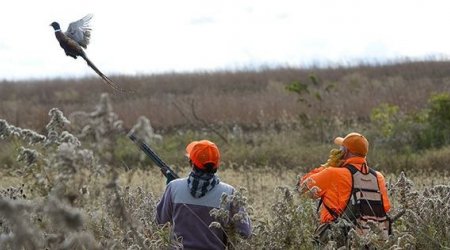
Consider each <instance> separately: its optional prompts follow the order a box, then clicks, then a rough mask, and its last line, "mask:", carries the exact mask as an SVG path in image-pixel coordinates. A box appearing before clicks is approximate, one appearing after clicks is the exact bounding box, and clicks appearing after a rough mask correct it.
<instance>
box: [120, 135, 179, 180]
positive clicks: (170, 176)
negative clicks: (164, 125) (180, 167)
mask: <svg viewBox="0 0 450 250" xmlns="http://www.w3.org/2000/svg"><path fill="white" fill-rule="evenodd" d="M128 137H129V138H130V139H131V140H132V141H133V142H134V143H135V144H136V145H137V146H138V147H139V148H140V149H141V150H142V151H144V153H145V154H146V155H147V156H148V157H149V158H150V159H151V160H152V161H153V162H154V163H155V164H156V166H158V167H159V169H160V170H161V173H162V174H163V175H164V176H165V177H166V178H167V183H169V182H171V181H173V180H175V179H178V178H180V177H179V176H178V175H177V174H176V173H175V172H174V171H173V170H172V169H171V168H170V167H169V165H167V164H166V163H165V162H164V161H163V160H161V158H159V156H158V155H157V154H156V153H155V151H153V150H152V149H151V148H150V146H148V145H147V144H146V143H145V142H144V141H143V140H141V139H138V138H136V136H135V135H134V134H129V135H128Z"/></svg>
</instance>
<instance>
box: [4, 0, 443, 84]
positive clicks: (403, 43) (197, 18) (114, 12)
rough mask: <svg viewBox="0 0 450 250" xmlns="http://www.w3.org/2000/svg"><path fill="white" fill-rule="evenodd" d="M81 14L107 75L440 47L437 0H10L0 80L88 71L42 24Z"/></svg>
mask: <svg viewBox="0 0 450 250" xmlns="http://www.w3.org/2000/svg"><path fill="white" fill-rule="evenodd" d="M69 3H70V4H69ZM88 13H92V14H94V18H93V19H92V23H91V24H92V28H93V31H92V39H91V44H90V45H89V47H88V49H87V50H86V53H87V55H88V56H89V57H90V59H91V60H92V61H93V62H94V63H95V64H96V65H97V66H98V67H99V68H100V69H101V70H103V71H104V73H106V74H107V75H114V74H127V75H135V74H147V73H162V72H186V71H188V72H191V71H205V70H222V69H241V68H255V67H258V66H261V65H264V66H275V65H290V66H307V65H311V64H330V63H331V64H335V63H341V64H342V63H344V64H346V63H354V62H358V61H367V60H378V61H384V60H396V59H398V58H404V57H409V58H430V57H433V56H437V57H439V58H446V57H447V56H448V55H450V35H449V33H450V31H449V29H448V26H449V24H450V2H449V3H447V1H443V0H442V1H437V0H426V1H425V0H422V1H416V0H408V1H406V0H394V1H393V0H378V1H364V0H339V1H336V0H314V1H303V0H273V1H266V0H236V1H235V0H220V1H219V0H164V1H162V0H159V1H150V0H142V1H135V0H126V1H124V0H120V1H113V0H109V1H94V0H82V1H79V0H78V1H56V0H39V1H28V0H14V1H3V2H2V5H1V8H0V27H1V30H0V80H4V79H6V80H19V79H26V78H33V79H40V78H48V77H73V76H76V77H83V76H92V75H93V74H94V73H93V71H92V70H90V69H89V68H88V66H87V65H86V63H85V62H84V61H83V60H82V59H81V58H79V59H77V60H74V59H72V58H70V57H67V56H65V54H64V52H63V50H62V49H61V48H60V47H59V44H58V42H57V41H56V39H55V37H54V34H53V33H54V32H53V29H52V28H51V27H50V26H49V24H50V23H51V22H52V21H58V22H59V23H60V24H61V28H62V29H63V30H66V28H67V26H68V24H69V23H70V22H73V21H76V20H78V19H80V18H81V17H83V16H84V15H86V14H88Z"/></svg>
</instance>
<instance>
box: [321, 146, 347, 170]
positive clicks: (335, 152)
mask: <svg viewBox="0 0 450 250" xmlns="http://www.w3.org/2000/svg"><path fill="white" fill-rule="evenodd" d="M344 153H345V152H344V150H341V149H336V148H333V149H332V150H330V155H329V156H328V160H327V162H325V163H324V164H322V166H323V167H340V166H341V165H342V163H343V162H344V161H343V160H342V156H343V155H344Z"/></svg>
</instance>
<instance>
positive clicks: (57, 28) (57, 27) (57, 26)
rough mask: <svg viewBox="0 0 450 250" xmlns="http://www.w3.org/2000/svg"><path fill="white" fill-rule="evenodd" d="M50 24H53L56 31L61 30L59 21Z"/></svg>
mask: <svg viewBox="0 0 450 250" xmlns="http://www.w3.org/2000/svg"><path fill="white" fill-rule="evenodd" d="M50 26H52V27H53V29H54V30H55V31H59V30H61V27H59V23H57V22H53V23H51V24H50Z"/></svg>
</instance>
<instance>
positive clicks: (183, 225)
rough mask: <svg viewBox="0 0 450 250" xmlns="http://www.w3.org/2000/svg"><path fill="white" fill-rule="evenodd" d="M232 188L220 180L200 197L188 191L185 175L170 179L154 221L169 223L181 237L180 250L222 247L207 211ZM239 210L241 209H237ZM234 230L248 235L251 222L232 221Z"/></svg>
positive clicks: (222, 238) (217, 205) (220, 236)
mask: <svg viewBox="0 0 450 250" xmlns="http://www.w3.org/2000/svg"><path fill="white" fill-rule="evenodd" d="M233 192H234V188H233V187H232V186H230V185H228V184H226V183H223V182H220V183H219V184H218V185H217V186H216V187H214V188H213V189H212V190H211V191H209V192H208V193H206V195H205V196H203V197H201V198H194V197H193V196H192V195H191V194H190V190H189V187H188V184H187V178H182V179H176V180H173V181H171V182H170V183H169V184H168V185H167V187H166V191H165V192H164V195H163V197H162V199H161V201H160V202H159V204H158V206H157V214H156V221H157V222H158V223H159V224H165V223H167V222H171V224H172V226H173V233H174V234H175V237H176V238H178V239H181V242H182V244H183V247H184V249H224V248H225V246H226V242H225V241H226V240H225V239H226V237H225V234H224V233H223V231H222V230H221V229H217V228H209V225H210V224H211V222H213V221H214V220H213V218H212V217H211V216H210V215H209V211H210V210H211V209H213V208H220V198H221V196H222V193H226V194H233ZM241 210H242V208H241ZM235 226H236V230H237V232H238V233H239V234H240V235H241V236H243V237H250V235H251V225H250V219H249V218H248V217H247V218H246V219H245V222H244V223H237V224H235Z"/></svg>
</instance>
